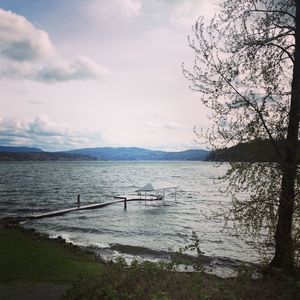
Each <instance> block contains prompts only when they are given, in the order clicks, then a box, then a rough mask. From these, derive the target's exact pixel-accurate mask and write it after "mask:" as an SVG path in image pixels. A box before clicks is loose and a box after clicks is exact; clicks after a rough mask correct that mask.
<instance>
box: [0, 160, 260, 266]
mask: <svg viewBox="0 0 300 300" xmlns="http://www.w3.org/2000/svg"><path fill="white" fill-rule="evenodd" d="M227 168H228V165H227V164H223V165H221V166H219V167H217V166H215V165H214V163H212V162H100V161H92V162H1V163H0V214H1V217H2V216H8V215H30V214H33V213H37V212H46V211H49V210H54V209H60V208H65V207H71V206H75V205H76V201H77V194H79V193H80V194H81V203H82V204H89V203H95V202H100V201H111V200H113V196H117V195H120V194H129V193H132V192H134V191H135V190H136V189H138V188H139V187H141V186H144V185H145V184H147V183H149V182H162V181H163V182H165V181H168V182H170V183H171V184H173V185H175V186H178V192H177V200H176V201H175V200H174V195H168V199H167V201H166V203H165V205H158V204H156V203H148V204H146V205H145V203H143V202H129V203H128V205H127V211H124V209H123V204H122V203H119V204H115V205H112V206H108V207H105V208H101V209H96V210H87V211H78V212H73V213H69V214H67V215H64V216H59V217H53V218H46V219H40V220H34V221H29V222H27V223H26V224H25V226H26V227H31V228H35V229H36V230H38V231H39V232H43V233H47V234H49V235H50V236H53V237H54V236H59V235H60V236H62V237H64V238H66V239H67V240H69V241H71V242H73V243H75V244H78V245H84V246H93V247H94V248H95V249H97V250H98V251H99V252H100V253H101V254H102V256H104V257H105V258H107V259H110V258H112V257H115V256H118V255H127V256H128V255H130V249H131V248H130V247H129V246H136V248H135V249H134V251H133V252H134V253H132V254H131V255H133V254H134V255H140V256H145V255H147V253H148V252H149V251H148V250H149V249H151V250H155V251H158V252H159V251H161V250H163V251H177V250H178V249H179V248H180V247H184V246H185V245H187V244H189V243H190V242H191V236H192V232H193V231H195V232H196V234H197V235H198V237H199V239H200V248H201V250H202V251H203V252H205V254H206V255H208V256H220V257H229V258H233V259H238V260H242V261H248V262H255V261H257V260H258V259H259V255H258V253H257V251H256V250H255V249H254V247H253V245H252V244H251V242H250V243H249V241H248V242H245V241H244V240H242V239H240V238H239V237H238V236H237V235H236V234H235V232H234V231H229V232H222V229H223V225H224V223H223V220H222V218H220V217H216V216H214V214H213V212H221V210H222V209H224V207H230V199H229V198H228V197H227V196H226V195H225V194H222V193H221V192H220V188H221V187H222V186H221V185H220V184H216V183H215V180H214V179H215V178H217V177H218V176H220V175H222V174H224V173H225V172H226V169H227ZM113 244H119V245H121V246H123V248H124V249H125V248H126V246H128V247H127V250H126V251H125V252H126V253H127V254H125V253H123V254H122V249H121V248H122V247H121V246H120V247H119V248H120V249H119V250H118V249H117V250H116V248H114V250H113V249H112V248H111V246H112V245H113ZM128 249H129V251H128ZM137 249H138V250H137Z"/></svg>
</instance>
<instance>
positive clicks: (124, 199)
mask: <svg viewBox="0 0 300 300" xmlns="http://www.w3.org/2000/svg"><path fill="white" fill-rule="evenodd" d="M114 198H115V199H117V200H115V201H111V202H101V203H93V204H87V205H79V204H80V197H79V201H78V205H77V206H74V207H69V208H65V209H60V210H54V211H49V212H45V213H40V214H34V215H31V216H26V217H24V218H25V219H28V220H35V219H43V218H50V217H56V216H62V215H65V214H67V213H69V212H75V211H79V210H88V209H98V208H103V207H106V206H109V205H112V204H116V203H124V209H125V210H126V209H127V202H131V201H157V200H162V199H161V198H157V197H156V198H155V197H152V198H142V197H141V198H139V197H131V198H129V197H125V196H116V197H114Z"/></svg>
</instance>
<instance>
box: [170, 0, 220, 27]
mask: <svg viewBox="0 0 300 300" xmlns="http://www.w3.org/2000/svg"><path fill="white" fill-rule="evenodd" d="M220 2H221V0H214V1H207V0H185V1H174V2H172V7H171V8H170V14H169V17H170V21H171V23H173V24H178V25H181V26H185V27H191V25H192V24H194V22H195V21H196V20H197V19H198V18H199V16H206V17H212V16H213V15H214V14H215V13H216V10H217V9H218V6H217V4H218V3H220Z"/></svg>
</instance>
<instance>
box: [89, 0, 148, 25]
mask: <svg viewBox="0 0 300 300" xmlns="http://www.w3.org/2000/svg"><path fill="white" fill-rule="evenodd" d="M141 6H142V4H141V0H109V1H107V0H90V1H89V2H88V4H87V6H86V11H87V12H88V14H89V15H90V16H91V17H95V18H97V19H98V20H99V21H100V22H101V21H102V22H103V21H104V22H109V21H111V22H115V20H116V18H118V19H119V18H131V17H135V16H138V15H139V14H140V12H141Z"/></svg>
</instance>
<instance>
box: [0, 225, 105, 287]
mask: <svg viewBox="0 0 300 300" xmlns="http://www.w3.org/2000/svg"><path fill="white" fill-rule="evenodd" d="M0 270H1V271H0V282H59V283H69V282H72V281H74V280H76V279H78V278H79V277H80V276H96V275H99V274H100V273H101V272H102V270H103V265H102V264H100V263H96V262H95V261H93V258H92V256H91V255H88V254H86V253H82V252H81V251H78V250H76V247H73V248H72V247H70V246H68V245H66V244H64V243H58V242H54V241H51V240H48V239H46V238H43V237H39V236H38V235H33V234H31V233H27V232H23V231H21V230H19V229H3V228H0Z"/></svg>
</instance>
